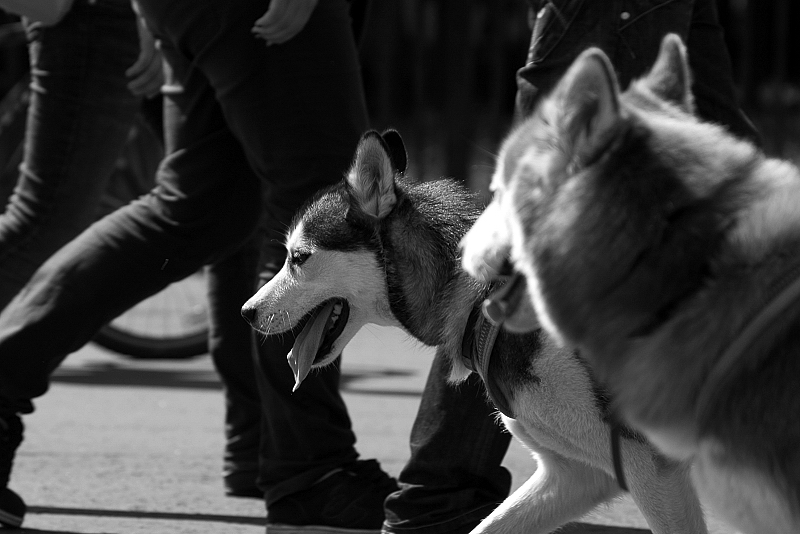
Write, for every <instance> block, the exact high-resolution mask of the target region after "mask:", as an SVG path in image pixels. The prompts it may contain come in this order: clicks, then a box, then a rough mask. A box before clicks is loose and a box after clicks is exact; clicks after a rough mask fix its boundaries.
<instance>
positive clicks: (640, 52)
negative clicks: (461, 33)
mask: <svg viewBox="0 0 800 534" xmlns="http://www.w3.org/2000/svg"><path fill="white" fill-rule="evenodd" d="M529 2H530V4H531V13H532V16H531V26H532V34H531V44H530V48H529V51H528V58H527V62H526V65H525V66H524V67H522V68H521V69H520V70H519V71H518V75H517V87H518V91H517V108H516V111H517V115H518V117H519V116H525V115H527V114H528V113H530V112H531V111H532V110H533V108H534V107H535V105H536V102H537V101H538V99H539V97H540V96H541V95H543V94H547V93H548V92H549V91H550V90H551V89H552V88H553V87H554V86H555V84H556V82H558V80H559V78H560V77H561V75H562V74H564V72H565V71H566V69H567V68H568V67H569V66H570V64H571V63H572V61H573V60H574V59H575V58H576V57H577V56H578V54H580V53H581V52H582V51H583V50H585V49H586V48H588V47H590V46H596V47H599V48H601V49H602V50H603V51H604V52H605V53H606V54H607V55H608V57H609V59H610V60H611V63H612V64H613V65H614V68H615V70H616V72H617V76H618V79H619V83H620V87H621V88H623V89H624V88H625V87H627V86H628V84H629V83H630V82H631V80H633V79H635V78H637V77H640V76H642V75H644V74H646V73H647V71H648V70H649V69H650V67H651V66H652V64H653V62H654V61H655V59H656V56H657V55H658V50H659V46H660V44H661V38H662V37H663V36H664V35H666V34H667V33H675V34H677V35H679V36H680V37H681V39H682V40H683V42H684V43H685V44H686V47H687V50H688V55H689V66H690V68H691V71H692V76H693V83H692V92H693V93H694V97H695V105H696V108H697V114H698V115H699V116H700V117H701V118H703V119H705V120H708V121H713V122H717V123H719V124H723V125H725V126H726V127H728V129H729V130H730V131H731V132H732V133H734V134H736V135H738V136H740V137H744V138H748V139H750V140H751V141H753V142H756V143H760V136H759V134H758V132H757V131H756V129H755V127H754V126H753V124H752V123H751V122H750V120H749V119H748V118H747V117H746V116H745V114H744V113H743V112H742V110H741V109H740V108H739V106H738V104H737V102H736V93H735V87H734V83H733V73H732V68H731V60H730V56H729V54H728V50H727V48H726V46H725V41H724V36H723V30H722V26H720V24H719V19H718V15H717V7H716V3H715V0H604V1H603V2H597V1H592V0H529Z"/></svg>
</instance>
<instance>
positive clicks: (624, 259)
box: [464, 35, 800, 534]
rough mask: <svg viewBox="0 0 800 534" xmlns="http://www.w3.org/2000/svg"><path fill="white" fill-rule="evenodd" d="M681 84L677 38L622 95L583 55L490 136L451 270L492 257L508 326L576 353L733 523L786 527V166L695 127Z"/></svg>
mask: <svg viewBox="0 0 800 534" xmlns="http://www.w3.org/2000/svg"><path fill="white" fill-rule="evenodd" d="M690 82H691V77H690V72H689V69H688V66H687V58H686V51H685V48H684V46H683V44H682V43H681V42H680V39H679V38H678V37H676V36H672V35H671V36H667V37H666V38H665V39H664V41H663V43H662V46H661V52H660V54H659V57H658V59H657V61H656V64H655V65H654V66H653V68H652V70H651V72H650V73H649V74H648V75H647V76H645V77H644V78H642V79H640V80H638V81H636V82H634V83H633V84H632V85H631V87H630V88H628V89H627V90H626V91H625V92H622V93H621V92H620V90H619V88H618V86H617V81H616V77H615V75H614V71H613V68H612V66H611V65H610V63H609V61H608V59H607V58H606V56H605V55H604V54H603V52H602V51H600V50H596V49H592V50H588V51H587V52H585V53H584V54H582V55H581V56H580V57H579V58H578V59H577V60H576V61H575V63H574V64H573V65H572V67H571V68H570V69H569V71H568V72H567V73H566V74H565V76H564V77H563V79H562V80H561V82H560V83H559V84H558V86H557V87H556V88H555V90H554V92H553V93H552V94H551V95H550V96H549V97H548V98H546V99H545V100H543V102H542V103H541V105H540V106H539V108H538V109H537V110H536V111H535V112H534V113H533V115H532V116H531V117H530V118H528V119H527V120H526V121H524V122H523V123H522V124H520V125H519V126H518V127H517V128H516V129H515V130H514V131H513V132H512V133H511V134H510V135H509V136H508V138H507V140H506V141H505V143H504V145H503V148H502V151H501V153H500V156H499V158H498V164H497V168H496V172H495V175H494V178H493V182H492V183H493V188H494V189H495V197H494V200H493V205H492V206H490V207H489V209H487V210H486V212H485V213H484V216H482V217H481V219H479V220H478V221H477V223H476V224H475V226H474V227H473V230H472V231H471V232H470V233H469V235H468V236H467V238H466V239H465V241H464V266H465V268H466V269H467V270H468V271H469V272H471V273H473V274H474V275H475V276H477V277H478V278H479V279H481V280H484V281H486V280H489V279H491V278H492V277H493V276H495V275H496V273H497V272H498V271H500V269H501V262H502V259H503V258H509V257H510V259H511V261H512V263H513V265H514V267H515V268H516V270H517V271H518V272H520V273H522V274H523V275H524V277H525V281H526V284H525V287H526V288H527V296H528V302H529V303H530V304H531V305H532V307H533V308H534V309H535V312H536V313H535V316H533V315H531V314H528V315H526V314H525V313H524V310H522V311H520V312H519V313H516V314H513V313H512V314H509V318H508V320H509V323H510V324H512V325H515V326H516V328H517V329H521V330H524V329H525V328H524V325H525V324H527V325H528V327H529V328H535V327H537V326H538V325H542V326H544V327H545V329H546V330H547V331H548V332H549V333H550V334H551V335H552V336H553V337H554V338H555V339H557V340H558V341H559V343H560V344H561V345H562V346H569V347H577V348H578V350H579V352H580V354H581V356H582V357H583V358H584V359H585V360H586V361H587V362H588V363H589V364H590V366H591V368H592V370H593V371H594V373H595V375H596V377H597V378H598V379H599V380H600V382H601V383H602V384H603V385H604V386H606V387H607V388H608V389H609V391H610V393H611V397H612V398H613V400H614V407H615V408H616V410H617V412H618V413H619V414H620V416H621V417H622V419H623V420H624V421H625V422H626V423H628V424H630V425H631V426H633V428H634V429H636V430H637V431H640V432H642V433H644V434H645V435H646V436H647V437H648V438H649V439H650V440H651V441H652V442H653V443H655V444H656V445H657V446H658V447H659V448H660V450H662V451H663V452H664V453H666V454H667V455H668V456H670V457H672V458H675V459H679V460H684V461H689V462H691V463H692V466H693V467H692V473H693V480H694V482H695V485H696V488H697V489H698V491H699V493H700V495H701V499H702V500H703V501H704V502H705V503H707V504H708V505H709V506H710V507H712V508H714V509H715V510H716V511H717V512H718V513H719V515H720V516H722V517H723V518H725V519H726V520H727V521H728V522H729V523H731V524H732V525H733V526H735V527H737V528H739V529H741V530H743V531H745V532H749V533H752V534H756V533H759V534H760V533H764V532H772V533H785V534H788V533H790V532H794V533H796V532H800V423H799V422H798V417H799V416H800V395H798V394H797V391H796V384H797V380H798V377H800V283H798V281H797V280H798V276H800V210H799V209H798V206H800V173H798V170H797V169H796V168H795V167H793V166H791V165H790V164H788V163H786V162H783V161H777V160H774V159H769V158H766V157H765V156H764V155H763V154H762V153H761V152H760V151H759V150H758V149H757V148H756V147H754V146H753V145H751V144H749V143H747V142H744V141H741V140H739V139H736V138H734V137H733V136H732V135H730V134H728V133H727V132H726V131H725V130H724V129H723V128H721V127H720V126H717V125H714V124H709V123H704V122H701V121H700V120H698V119H697V118H696V117H695V116H694V115H693V98H692V94H691V91H690V86H691V83H690Z"/></svg>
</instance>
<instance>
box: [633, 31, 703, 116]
mask: <svg viewBox="0 0 800 534" xmlns="http://www.w3.org/2000/svg"><path fill="white" fill-rule="evenodd" d="M644 83H645V85H647V87H648V88H649V89H650V90H651V91H652V92H653V93H654V94H655V95H656V96H658V97H659V98H662V99H664V100H666V101H668V102H671V103H673V104H675V105H677V106H678V107H679V108H681V109H682V110H683V111H685V112H686V113H694V97H693V96H692V90H691V86H692V74H691V70H690V69H689V58H688V56H687V55H686V46H684V44H683V41H681V38H680V37H678V36H677V35H675V34H674V33H669V34H667V35H666V36H664V39H662V40H661V48H660V49H659V51H658V58H656V62H655V64H654V65H653V68H651V69H650V72H649V73H648V74H647V76H646V77H645V79H644Z"/></svg>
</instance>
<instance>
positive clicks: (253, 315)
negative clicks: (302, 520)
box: [242, 131, 706, 534]
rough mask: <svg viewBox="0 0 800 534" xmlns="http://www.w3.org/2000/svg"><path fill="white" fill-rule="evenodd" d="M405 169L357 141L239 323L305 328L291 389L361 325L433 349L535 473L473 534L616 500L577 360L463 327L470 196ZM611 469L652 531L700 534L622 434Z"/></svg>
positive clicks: (533, 528)
mask: <svg viewBox="0 0 800 534" xmlns="http://www.w3.org/2000/svg"><path fill="white" fill-rule="evenodd" d="M405 166H406V153H405V148H404V146H403V143H402V140H401V138H400V136H399V135H398V134H397V132H394V131H388V132H384V133H383V134H379V133H377V132H369V133H367V134H365V135H364V136H363V138H362V140H361V142H360V144H359V147H358V149H357V153H356V157H355V161H354V164H353V167H352V170H351V171H350V172H349V173H348V174H347V175H346V177H345V179H344V180H343V181H342V182H341V183H339V184H338V185H335V186H333V187H331V188H328V189H326V190H323V191H322V192H320V193H319V194H318V195H317V196H316V197H315V198H314V199H313V200H312V201H311V202H310V203H309V204H308V205H307V206H306V207H305V208H304V209H302V210H301V211H300V212H299V213H298V214H297V215H296V217H295V220H294V222H293V224H292V226H291V228H290V230H289V232H288V236H287V240H286V247H287V258H286V263H285V264H284V266H283V268H282V270H281V271H280V272H279V273H278V275H277V276H276V277H275V278H273V279H272V280H271V281H270V282H269V283H268V284H266V285H265V286H264V287H263V288H261V289H260V290H259V291H258V292H257V293H256V294H255V295H254V296H253V297H252V298H251V299H250V300H248V301H247V303H246V304H245V305H244V307H243V308H242V314H243V315H244V317H245V318H246V319H247V320H248V321H249V322H250V323H251V324H252V325H253V326H254V327H255V328H256V329H257V330H259V331H260V332H262V333H264V334H280V333H283V332H287V331H289V330H290V329H292V328H294V327H296V326H297V325H298V324H301V323H302V322H303V321H305V326H304V327H303V330H302V331H301V333H300V334H299V335H298V337H297V339H296V341H295V344H294V347H293V349H292V351H291V353H290V354H289V362H290V364H291V366H292V369H293V370H294V374H295V379H296V385H295V388H296V387H298V386H299V385H300V383H301V382H302V380H303V379H304V377H305V376H306V375H307V373H308V372H309V369H311V368H316V367H320V366H324V365H327V364H330V363H331V362H333V361H334V360H335V359H336V358H338V357H339V356H340V355H341V353H342V349H344V347H345V345H347V343H348V342H349V341H350V340H351V339H352V338H353V336H354V335H355V334H356V332H357V331H358V330H359V329H360V328H361V327H362V326H363V325H365V324H367V323H373V324H378V325H393V326H399V327H402V328H403V329H405V330H406V331H407V332H408V333H410V334H411V335H412V336H413V337H415V338H416V339H417V340H419V341H421V342H423V343H425V344H427V345H430V346H436V347H437V350H438V351H441V352H443V353H444V354H445V355H447V356H448V357H449V358H450V360H451V361H452V362H453V368H454V376H456V377H461V378H463V377H466V376H467V375H468V373H469V370H468V369H469V368H470V367H472V368H474V369H476V370H477V371H478V372H479V374H481V376H482V377H483V379H484V381H485V383H486V384H487V389H488V392H489V395H490V397H491V398H492V399H494V400H495V403H496V405H497V406H498V408H499V409H500V410H501V411H502V412H503V414H504V415H503V416H502V419H503V422H504V424H505V425H506V427H507V428H508V429H509V430H510V431H511V433H512V434H513V435H514V436H515V437H516V438H517V439H519V440H520V441H521V442H522V443H523V444H524V445H525V446H526V447H527V448H529V449H530V450H531V452H532V453H533V455H534V457H535V458H536V461H537V462H538V469H537V471H536V472H535V473H534V474H533V476H532V477H531V478H530V479H529V480H528V481H527V482H525V483H524V485H523V486H522V487H520V488H519V489H518V490H517V491H516V492H515V493H514V494H513V495H512V496H510V497H509V498H508V499H506V500H505V502H503V503H502V504H501V505H500V507H499V508H498V509H497V510H496V511H495V512H494V513H492V514H491V515H490V516H489V517H488V518H486V519H485V520H484V521H483V522H482V523H481V525H480V526H479V527H478V528H477V530H476V532H506V533H515V534H516V533H518V532H526V533H531V534H533V533H549V532H551V531H552V530H554V529H556V528H557V527H559V526H561V525H563V524H564V523H567V522H568V521H571V520H574V519H577V518H579V517H581V516H582V515H584V514H585V513H587V512H589V511H591V510H592V509H594V508H595V507H596V506H598V505H599V504H601V503H605V502H608V501H610V500H611V499H613V498H614V497H616V496H618V495H620V494H621V490H620V488H619V486H618V485H617V482H616V479H615V478H614V476H613V469H612V459H611V452H610V446H609V439H610V438H609V432H610V430H609V425H608V424H607V421H606V416H607V413H606V411H605V407H606V405H607V401H606V399H605V396H604V395H603V394H602V391H600V390H599V388H597V387H596V386H595V384H594V383H593V382H592V380H591V378H590V375H589V373H588V371H587V368H586V366H585V365H584V364H583V363H582V362H581V360H579V359H578V358H577V357H575V355H574V354H573V352H572V351H569V350H565V349H561V348H558V347H557V346H556V345H555V344H554V343H553V342H552V341H551V340H550V339H549V338H548V337H546V336H544V335H541V333H532V334H526V335H516V334H510V333H507V332H498V330H499V329H497V330H494V331H493V332H494V333H492V334H484V332H486V330H484V329H483V328H477V327H476V329H472V328H471V327H468V324H473V323H475V324H478V323H480V322H481V320H480V319H476V317H478V316H480V304H481V303H482V301H483V300H484V298H485V297H486V295H487V294H488V290H489V288H488V286H487V285H486V284H482V283H478V282H476V281H475V280H474V279H473V278H472V277H470V276H469V275H468V274H467V273H466V272H464V271H463V269H462V268H461V260H460V257H459V242H460V240H461V239H462V237H463V236H464V234H465V233H466V231H467V229H468V228H469V227H470V226H471V225H472V224H473V223H474V221H475V219H476V218H477V216H478V214H479V208H478V206H477V204H476V202H475V199H474V195H472V194H471V193H469V192H468V191H467V190H466V189H465V188H463V187H462V186H460V185H458V184H457V183H456V182H454V181H448V180H440V181H436V182H426V183H412V182H411V181H409V180H407V179H406V178H405V177H404V176H403V171H404V169H405ZM476 311H477V313H476ZM490 331H491V330H490ZM465 333H466V337H467V338H475V339H476V340H477V341H478V344H481V343H483V342H484V341H485V339H486V337H491V336H493V335H496V336H497V337H496V340H495V343H494V345H493V348H492V344H491V343H489V344H485V343H483V350H482V352H481V353H482V354H483V356H477V357H474V358H473V356H469V357H464V356H463V352H462V347H463V344H464V338H465ZM487 346H488V349H486V347H487ZM468 352H469V351H468ZM622 459H623V461H624V469H625V472H626V476H627V480H628V482H629V484H630V491H631V493H632V495H633V499H634V501H635V502H636V503H637V505H638V506H639V508H640V510H641V511H642V513H643V514H644V516H645V518H646V519H647V521H648V523H649V524H650V526H651V528H652V530H653V531H654V532H656V533H664V534H666V533H672V534H674V533H684V532H685V533H689V532H691V533H698V532H706V526H705V520H704V517H703V514H702V510H701V508H700V505H699V501H698V500H697V497H696V494H695V492H694V490H693V488H692V486H691V481H690V479H689V476H688V469H687V467H686V466H685V465H683V464H681V463H679V462H673V461H668V460H666V459H665V458H664V457H663V456H661V455H659V454H657V453H656V452H655V449H653V448H652V446H650V445H649V444H648V443H646V442H645V441H644V440H643V439H641V438H640V437H638V436H636V435H634V434H633V433H628V434H627V437H626V438H624V439H623V440H622Z"/></svg>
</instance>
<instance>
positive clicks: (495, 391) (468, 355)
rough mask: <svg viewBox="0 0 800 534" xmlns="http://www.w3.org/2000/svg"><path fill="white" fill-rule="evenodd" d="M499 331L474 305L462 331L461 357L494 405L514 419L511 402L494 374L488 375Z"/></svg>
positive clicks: (479, 308) (497, 326)
mask: <svg viewBox="0 0 800 534" xmlns="http://www.w3.org/2000/svg"><path fill="white" fill-rule="evenodd" d="M499 333H500V325H497V324H494V323H491V322H490V321H487V320H486V319H485V318H484V316H483V313H482V312H481V307H480V306H476V307H474V308H473V309H472V311H471V312H470V314H469V319H468V320H467V327H466V329H465V331H464V340H463V342H462V345H461V359H462V361H463V363H464V365H465V366H466V367H467V369H469V370H470V371H472V372H474V373H477V374H478V376H479V377H480V378H481V380H482V381H483V384H484V385H485V386H486V392H487V393H488V394H489V399H491V401H492V403H494V405H495V407H496V408H497V409H498V410H499V411H500V413H502V414H503V415H505V416H506V417H510V418H512V419H514V412H513V410H511V403H509V402H508V399H507V398H506V396H505V394H504V393H503V391H502V390H501V389H500V387H499V386H498V384H497V381H496V379H495V377H494V376H491V375H489V362H490V360H491V357H492V352H493V350H494V344H495V341H496V340H497V334H499Z"/></svg>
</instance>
